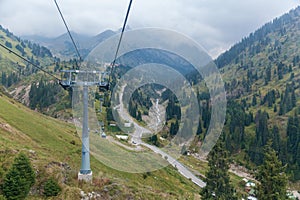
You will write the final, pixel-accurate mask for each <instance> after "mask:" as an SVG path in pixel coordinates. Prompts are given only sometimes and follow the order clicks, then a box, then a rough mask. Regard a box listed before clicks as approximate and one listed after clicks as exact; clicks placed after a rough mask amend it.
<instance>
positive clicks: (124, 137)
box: [116, 135, 128, 140]
mask: <svg viewBox="0 0 300 200" xmlns="http://www.w3.org/2000/svg"><path fill="white" fill-rule="evenodd" d="M116 137H117V138H118V139H119V140H128V135H116Z"/></svg>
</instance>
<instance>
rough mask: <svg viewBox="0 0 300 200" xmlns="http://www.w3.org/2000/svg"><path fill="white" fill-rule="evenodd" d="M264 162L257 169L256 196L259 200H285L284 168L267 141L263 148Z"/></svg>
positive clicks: (285, 177) (285, 179)
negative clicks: (257, 183)
mask: <svg viewBox="0 0 300 200" xmlns="http://www.w3.org/2000/svg"><path fill="white" fill-rule="evenodd" d="M264 152H265V153H264V161H263V164H262V165H261V166H260V167H259V168H258V171H257V174H256V178H257V180H258V181H259V182H260V184H259V185H258V192H257V196H258V199H259V200H270V199H272V200H282V199H287V197H286V189H287V176H286V174H285V172H284V171H285V167H284V166H283V165H282V163H281V161H279V160H278V157H277V155H276V152H275V150H274V149H272V147H271V142H270V141H268V143H267V145H266V146H265V148H264Z"/></svg>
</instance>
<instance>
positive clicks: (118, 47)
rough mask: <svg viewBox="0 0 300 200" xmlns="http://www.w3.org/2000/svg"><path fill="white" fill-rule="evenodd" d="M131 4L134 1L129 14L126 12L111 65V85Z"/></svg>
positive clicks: (109, 79)
mask: <svg viewBox="0 0 300 200" xmlns="http://www.w3.org/2000/svg"><path fill="white" fill-rule="evenodd" d="M131 4H132V0H130V2H129V5H128V8H127V12H126V16H125V19H124V23H123V27H122V32H121V35H120V39H119V42H118V46H117V50H116V53H115V57H114V60H113V62H112V63H111V70H110V74H109V78H108V83H110V81H111V76H112V72H113V69H114V66H115V64H116V59H117V57H118V53H119V49H120V46H121V42H122V39H123V33H124V31H125V28H126V24H127V20H128V16H129V12H130V8H131Z"/></svg>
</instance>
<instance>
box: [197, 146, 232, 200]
mask: <svg viewBox="0 0 300 200" xmlns="http://www.w3.org/2000/svg"><path fill="white" fill-rule="evenodd" d="M208 166H209V170H208V171H207V172H206V178H205V182H206V186H205V187H204V188H203V189H202V191H201V196H202V199H204V200H205V199H218V200H227V199H231V200H235V199H237V197H236V196H235V194H234V188H233V186H232V185H231V184H230V178H229V174H228V169H229V161H228V153H227V151H226V150H225V147H224V143H223V142H218V143H217V144H216V145H215V147H214V148H213V149H212V151H211V152H210V153H209V155H208Z"/></svg>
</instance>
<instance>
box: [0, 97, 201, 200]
mask: <svg viewBox="0 0 300 200" xmlns="http://www.w3.org/2000/svg"><path fill="white" fill-rule="evenodd" d="M0 108H1V109H0V154H1V156H0V159H1V162H0V164H1V165H0V183H1V182H2V181H3V177H4V176H5V174H6V172H7V170H8V169H9V167H10V165H11V162H12V161H13V158H14V157H15V156H16V155H18V154H19V153H20V152H24V153H25V154H27V155H28V156H29V157H30V160H31V163H32V164H33V166H34V169H35V170H36V175H37V182H36V184H35V185H34V187H33V188H32V191H33V195H31V196H30V197H29V199H36V198H37V197H41V194H40V193H41V189H42V186H43V184H44V182H45V180H46V179H47V178H48V177H50V176H53V177H55V179H57V180H58V181H59V184H60V185H61V186H62V188H63V192H62V194H61V195H60V198H62V199H78V198H79V191H80V189H79V188H82V189H83V190H84V191H85V192H91V191H94V192H97V193H99V194H101V195H103V198H104V199H109V198H114V199H124V198H130V197H131V198H133V197H134V198H141V199H161V198H165V199H190V198H192V199H194V198H196V199H197V197H198V192H199V188H197V187H196V185H194V184H193V183H192V182H191V181H189V180H187V179H185V178H183V177H182V176H181V175H179V173H178V172H177V171H176V170H175V169H174V168H172V167H167V168H164V169H162V170H159V171H155V172H150V173H145V174H128V173H124V172H119V171H116V170H114V169H110V168H108V167H106V166H105V165H103V164H101V163H100V162H99V161H98V160H95V159H94V158H93V157H92V159H91V168H92V170H93V174H94V177H93V178H94V181H93V184H92V185H88V184H86V185H85V184H83V185H82V184H80V183H78V182H77V173H78V170H79V167H80V159H81V158H80V156H81V141H80V139H79V137H78V136H77V133H76V130H75V128H74V127H73V125H72V124H68V123H64V122H61V121H58V120H55V119H52V118H50V117H47V116H44V115H42V114H40V113H38V112H34V111H32V110H30V109H28V108H26V107H24V106H22V105H21V104H19V103H17V102H15V101H14V100H12V99H10V98H8V97H6V96H5V95H4V94H3V93H0Z"/></svg>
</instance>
